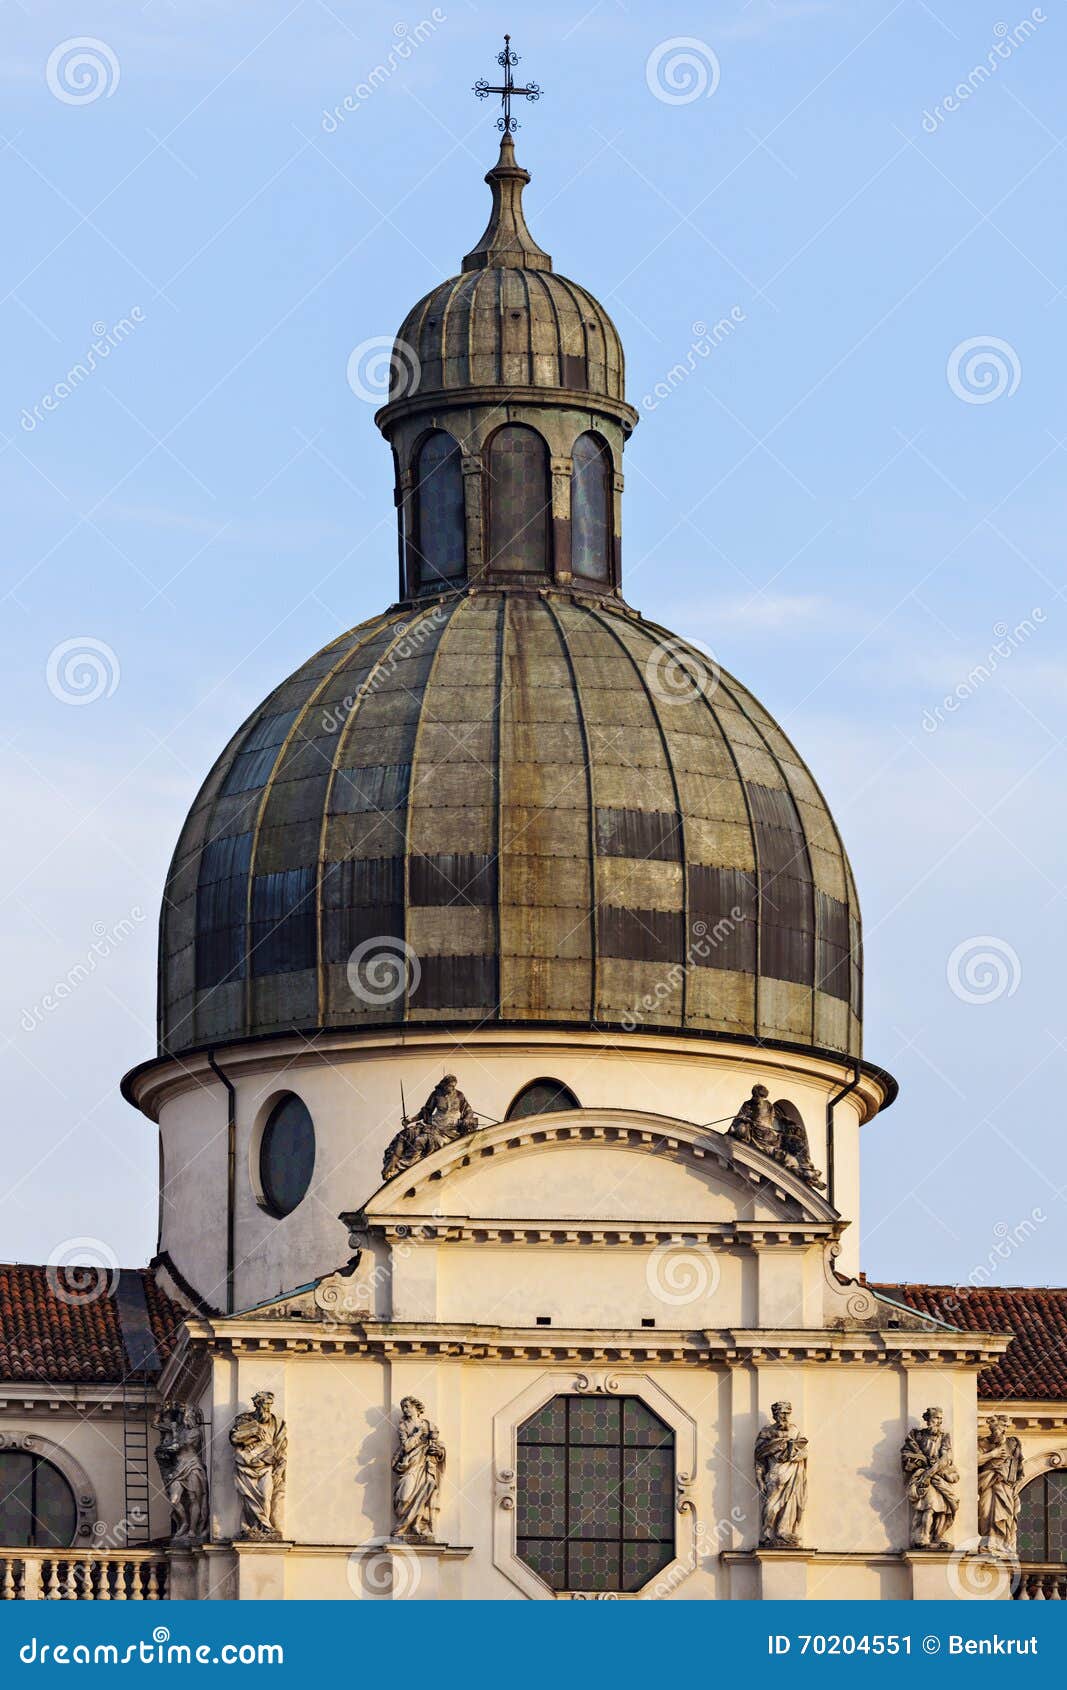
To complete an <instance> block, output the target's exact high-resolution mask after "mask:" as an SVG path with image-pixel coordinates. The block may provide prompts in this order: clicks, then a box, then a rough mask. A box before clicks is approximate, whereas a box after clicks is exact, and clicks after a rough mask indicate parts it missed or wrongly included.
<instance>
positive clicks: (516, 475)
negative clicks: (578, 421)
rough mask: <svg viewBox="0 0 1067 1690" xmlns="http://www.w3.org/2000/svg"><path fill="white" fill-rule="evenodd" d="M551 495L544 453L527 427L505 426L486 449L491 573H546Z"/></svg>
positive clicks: (539, 439) (537, 439) (498, 431)
mask: <svg viewBox="0 0 1067 1690" xmlns="http://www.w3.org/2000/svg"><path fill="white" fill-rule="evenodd" d="M550 510H551V494H550V492H549V482H548V453H547V451H546V449H545V443H544V441H543V440H542V439H541V436H540V435H539V434H536V433H535V432H534V430H533V429H532V428H523V427H521V426H520V425H519V424H517V423H515V424H509V425H508V426H507V427H506V428H500V429H498V430H497V432H496V433H495V434H494V435H493V439H492V444H491V445H490V448H489V563H490V566H491V567H492V568H493V569H507V570H514V571H520V570H527V571H531V572H536V573H538V574H543V573H544V572H545V570H546V569H547V568H548V535H549V515H550Z"/></svg>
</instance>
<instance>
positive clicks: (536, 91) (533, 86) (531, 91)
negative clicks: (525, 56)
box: [474, 35, 541, 136]
mask: <svg viewBox="0 0 1067 1690" xmlns="http://www.w3.org/2000/svg"><path fill="white" fill-rule="evenodd" d="M496 62H497V64H498V65H500V67H501V69H502V70H503V72H504V77H503V81H502V82H501V83H500V84H499V85H496V86H493V85H491V84H490V83H488V82H487V81H486V80H485V77H484V76H480V77H479V78H478V80H477V82H476V83H475V84H474V92H475V93H476V94H477V96H478V98H479V100H487V99H488V98H489V96H490V94H499V95H500V104H501V106H502V108H503V110H502V112H501V115H500V116H499V117H498V118H497V120H496V126H497V128H498V129H502V130H503V132H504V134H505V136H507V135H514V133H515V131H516V129H517V128H518V127H519V124H518V119H517V118H514V117H512V115H511V102H512V99H513V98H514V99H523V100H539V99H540V98H541V90H540V88H539V87H538V85H537V83H536V82H528V83H527V84H526V87H525V88H516V86H515V78H514V77H513V76H512V74H511V72H512V68H513V67H514V66H515V65H517V64H518V62H519V55H518V53H515V52H513V51H512V47H511V36H510V35H505V37H504V51H503V52H502V53H498V54H497V56H496Z"/></svg>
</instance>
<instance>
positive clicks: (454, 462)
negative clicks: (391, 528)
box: [414, 429, 467, 589]
mask: <svg viewBox="0 0 1067 1690" xmlns="http://www.w3.org/2000/svg"><path fill="white" fill-rule="evenodd" d="M417 489H418V490H417V494H416V501H417V503H416V516H415V536H414V542H415V563H416V569H417V572H418V585H419V586H420V587H421V588H423V589H431V588H434V587H439V586H442V585H443V586H448V585H450V584H452V583H454V582H456V581H462V580H464V579H465V578H466V574H467V549H466V533H467V525H466V520H465V516H464V508H463V462H462V457H461V454H460V449H459V447H458V446H457V444H456V442H455V441H454V440H453V438H452V436H451V435H450V434H445V433H444V431H443V430H441V429H438V430H436V431H435V432H434V433H433V434H431V435H430V436H429V437H428V439H427V440H426V441H425V442H424V443H423V445H422V447H421V449H420V451H419V457H418V470H417Z"/></svg>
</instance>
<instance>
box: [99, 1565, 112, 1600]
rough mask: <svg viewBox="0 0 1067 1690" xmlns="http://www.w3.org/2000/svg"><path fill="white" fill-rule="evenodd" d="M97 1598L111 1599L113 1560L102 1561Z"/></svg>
mask: <svg viewBox="0 0 1067 1690" xmlns="http://www.w3.org/2000/svg"><path fill="white" fill-rule="evenodd" d="M96 1600H97V1601H98V1602H110V1601H111V1562H110V1561H101V1562H100V1570H99V1573H98V1574H97V1580H96Z"/></svg>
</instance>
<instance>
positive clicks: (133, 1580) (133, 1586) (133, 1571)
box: [130, 1561, 144, 1602]
mask: <svg viewBox="0 0 1067 1690" xmlns="http://www.w3.org/2000/svg"><path fill="white" fill-rule="evenodd" d="M130 1601H131V1602H143V1601H144V1591H143V1589H142V1588H141V1563H140V1562H139V1561H131V1562H130Z"/></svg>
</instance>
